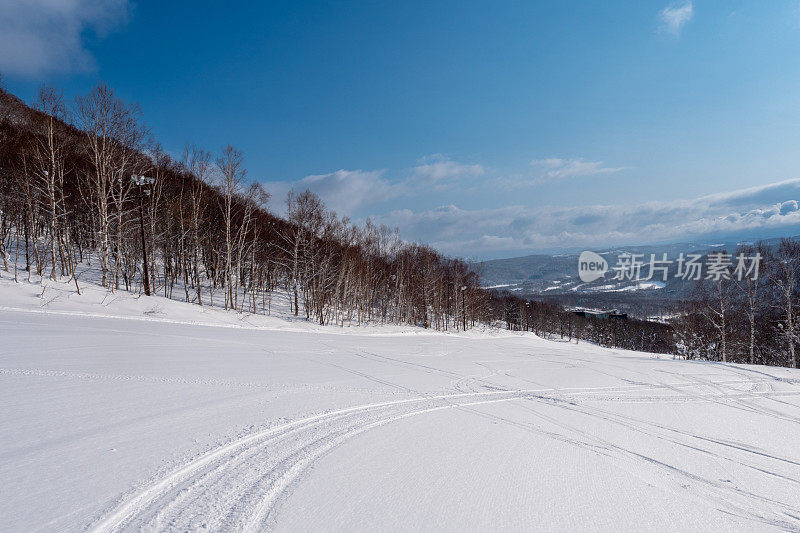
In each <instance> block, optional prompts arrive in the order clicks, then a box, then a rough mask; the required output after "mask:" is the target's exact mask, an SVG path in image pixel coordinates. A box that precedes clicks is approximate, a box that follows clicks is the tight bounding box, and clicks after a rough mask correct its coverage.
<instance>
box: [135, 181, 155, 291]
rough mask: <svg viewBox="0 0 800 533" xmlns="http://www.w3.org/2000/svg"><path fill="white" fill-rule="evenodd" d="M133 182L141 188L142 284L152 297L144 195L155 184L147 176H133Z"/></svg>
mask: <svg viewBox="0 0 800 533" xmlns="http://www.w3.org/2000/svg"><path fill="white" fill-rule="evenodd" d="M131 179H132V180H133V182H134V183H135V184H136V185H137V186H138V187H139V229H140V230H141V236H142V255H143V258H142V282H143V284H144V294H145V296H150V266H149V265H150V263H149V261H148V260H147V241H146V239H145V233H144V195H145V193H149V192H150V191H145V190H144V188H143V187H144V186H145V185H150V184H152V183H153V181H154V180H153V178H147V177H145V176H137V175H136V174H134V175H132V176H131Z"/></svg>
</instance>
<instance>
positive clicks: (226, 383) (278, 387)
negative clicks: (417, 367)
mask: <svg viewBox="0 0 800 533" xmlns="http://www.w3.org/2000/svg"><path fill="white" fill-rule="evenodd" d="M0 375H7V376H37V377H53V378H70V379H79V380H83V381H136V382H142V383H165V384H166V383H170V384H172V383H175V384H179V385H203V386H208V385H210V386H219V387H225V388H241V389H264V390H265V391H276V392H278V391H279V392H287V391H308V390H312V391H329V392H342V390H346V391H347V392H359V393H380V394H386V395H399V394H406V393H403V392H399V391H393V390H379V389H369V388H358V387H347V388H346V389H343V388H342V387H337V386H335V385H314V384H310V383H297V384H292V383H283V384H281V383H259V382H254V381H236V380H221V379H214V378H178V377H169V378H168V377H156V376H139V375H133V374H95V373H90V372H72V371H69V370H43V369H37V368H0Z"/></svg>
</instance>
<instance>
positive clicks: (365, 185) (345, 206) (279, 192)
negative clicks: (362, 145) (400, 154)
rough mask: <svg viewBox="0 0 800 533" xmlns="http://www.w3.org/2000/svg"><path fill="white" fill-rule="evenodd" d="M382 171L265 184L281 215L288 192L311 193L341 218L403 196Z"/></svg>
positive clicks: (362, 171)
mask: <svg viewBox="0 0 800 533" xmlns="http://www.w3.org/2000/svg"><path fill="white" fill-rule="evenodd" d="M385 173H386V171H385V170H371V171H364V170H344V169H342V170H337V171H336V172H331V173H329V174H312V175H310V176H306V177H305V178H302V179H299V180H297V181H291V182H290V181H277V182H267V183H264V187H265V188H266V189H267V191H269V193H270V194H271V195H272V198H273V199H274V200H273V201H272V205H273V207H274V209H275V210H276V211H278V212H282V209H283V207H284V206H283V201H284V199H285V198H286V193H288V192H289V191H290V190H292V189H293V190H295V191H304V190H306V189H308V190H310V191H311V192H314V193H316V194H318V195H319V197H320V198H322V200H323V201H324V202H325V205H326V206H327V207H328V208H330V209H333V210H334V211H336V212H337V213H340V214H344V215H348V216H349V215H352V214H354V213H355V212H357V211H358V210H359V209H361V208H362V207H365V206H369V205H375V204H379V203H382V202H386V201H388V200H391V199H392V198H396V197H398V196H401V195H403V194H404V193H405V189H404V188H403V186H402V184H394V183H391V182H390V181H388V180H387V179H386V177H385Z"/></svg>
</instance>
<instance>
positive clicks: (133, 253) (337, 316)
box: [0, 84, 800, 366]
mask: <svg viewBox="0 0 800 533" xmlns="http://www.w3.org/2000/svg"><path fill="white" fill-rule="evenodd" d="M275 202H281V203H283V202H285V213H286V216H285V217H280V216H276V215H275V214H273V212H271V211H270V208H271V206H272V207H273V208H274V203H275ZM762 252H763V253H764V257H765V261H764V267H763V269H764V273H765V274H764V276H763V278H762V281H760V282H755V283H754V284H751V285H748V286H742V285H741V284H740V283H735V282H734V281H732V280H731V279H724V280H722V281H721V282H719V283H716V284H710V285H709V284H707V283H700V286H699V288H698V291H697V294H696V295H697V297H696V298H693V299H692V300H691V301H690V302H687V303H686V306H685V308H684V309H685V312H682V313H681V314H680V315H679V316H678V317H675V318H674V319H673V320H672V321H671V322H670V323H661V322H653V321H646V320H635V319H628V320H624V321H620V320H599V319H596V318H591V317H586V316H579V315H577V314H576V313H574V312H572V311H571V310H569V309H566V308H564V307H562V306H560V305H557V304H553V303H547V302H542V301H532V300H529V299H525V298H521V297H519V296H516V295H513V294H510V293H507V292H506V293H503V292H499V291H496V290H488V289H484V288H482V287H481V286H480V276H479V273H478V272H476V271H475V268H474V266H473V265H472V264H471V263H469V262H467V261H465V260H463V259H459V258H451V257H447V256H444V255H443V254H441V253H439V252H437V251H436V250H434V249H433V248H431V247H430V246H426V245H423V244H417V243H409V242H406V241H404V240H402V239H401V238H400V237H399V235H398V232H397V231H396V230H393V229H390V228H387V227H383V226H381V227H378V226H375V225H374V224H372V223H371V222H370V221H369V220H367V221H366V222H365V223H364V224H362V225H357V224H354V223H353V222H352V221H351V220H350V219H348V218H346V217H342V216H339V215H337V214H336V213H335V212H333V211H331V210H330V209H327V208H326V207H325V205H324V203H323V201H322V200H321V199H320V198H319V197H318V196H317V195H315V194H314V193H312V192H309V191H297V192H296V191H292V192H290V193H289V195H288V196H287V198H286V199H275V198H270V197H269V195H268V194H267V193H266V192H265V190H264V189H263V187H262V186H261V185H260V184H258V183H257V182H252V181H250V180H248V178H247V171H246V169H245V167H244V156H243V154H242V153H241V152H240V151H239V150H237V149H236V148H235V147H233V146H225V147H223V148H222V149H221V150H219V151H217V152H214V153H212V152H210V151H207V150H206V149H204V148H201V147H197V146H187V147H186V148H185V150H184V151H183V154H182V155H181V157H180V158H179V159H177V160H176V158H174V157H172V156H170V155H169V154H168V153H167V152H166V151H165V150H164V149H163V148H162V147H161V146H160V145H159V144H158V143H157V142H156V141H155V140H154V139H153V138H152V136H151V135H150V134H149V132H148V130H147V128H146V127H145V125H144V122H143V117H142V113H141V110H140V108H139V107H138V106H137V105H136V104H131V103H128V102H125V101H123V100H122V99H120V98H119V97H118V96H117V95H116V94H115V93H114V90H113V89H112V88H110V87H109V86H107V85H104V84H99V85H97V86H96V87H95V88H94V89H92V90H91V91H90V92H89V93H88V94H86V95H82V96H79V97H77V98H76V99H75V100H74V101H72V102H66V101H65V100H64V98H63V96H62V95H61V94H60V93H59V92H58V91H57V90H56V89H54V88H51V87H42V88H41V89H40V91H39V94H38V98H37V99H36V101H35V102H32V104H31V105H30V106H29V105H27V104H26V103H25V102H23V101H22V100H20V99H19V98H17V97H15V96H14V95H12V94H10V93H8V92H7V91H5V90H2V89H0V257H2V263H0V270H2V272H4V273H5V274H3V275H5V276H10V277H13V278H14V279H15V280H19V279H20V278H21V277H27V278H30V276H31V275H32V274H33V275H35V276H39V277H40V278H41V279H45V278H49V279H53V280H56V279H60V280H69V281H70V283H73V284H74V287H75V290H76V291H78V292H80V286H81V279H80V274H79V273H78V269H77V266H78V265H79V264H81V263H83V262H86V261H96V262H97V265H98V268H99V271H100V274H101V276H100V278H101V279H100V282H101V283H102V285H103V286H104V287H105V288H106V289H107V290H108V291H121V290H124V291H131V292H139V293H142V294H145V295H150V294H158V295H162V296H165V297H167V298H174V299H182V300H185V301H187V302H191V303H194V304H197V305H209V306H219V307H224V308H225V309H231V310H235V311H238V312H241V313H269V312H270V299H271V295H272V294H273V293H274V292H275V291H283V292H284V293H285V294H286V295H287V296H288V298H289V300H290V302H291V312H292V313H294V314H295V315H297V316H305V317H306V318H307V319H309V320H313V321H316V322H318V323H319V324H333V325H340V326H344V325H349V324H367V323H392V324H411V325H419V326H422V327H425V328H434V329H438V330H465V329H469V328H472V327H475V326H477V325H487V324H488V325H494V324H502V325H504V326H505V327H506V328H508V329H512V330H526V331H534V332H536V333H537V334H540V335H542V336H557V337H558V338H561V339H566V340H586V341H590V342H595V343H598V344H601V345H605V346H615V347H621V348H628V349H636V350H642V351H650V352H658V353H672V354H676V355H680V356H682V357H686V358H703V359H712V360H721V361H735V362H750V363H767V364H777V365H791V366H796V357H795V355H794V346H795V343H796V340H797V339H796V336H797V334H796V326H795V323H796V312H797V311H796V309H797V307H798V306H797V305H796V299H797V278H798V276H799V275H800V273H798V266H800V251H798V249H797V244H796V243H794V241H790V240H787V241H785V242H784V243H782V244H781V245H780V246H779V247H778V248H777V249H776V250H774V251H773V250H767V249H764V250H762ZM2 272H0V274H2Z"/></svg>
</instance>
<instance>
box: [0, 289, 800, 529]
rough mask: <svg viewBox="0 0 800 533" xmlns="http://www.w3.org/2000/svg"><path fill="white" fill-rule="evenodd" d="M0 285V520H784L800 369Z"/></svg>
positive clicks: (792, 518)
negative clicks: (322, 323) (328, 323)
mask: <svg viewBox="0 0 800 533" xmlns="http://www.w3.org/2000/svg"><path fill="white" fill-rule="evenodd" d="M86 288H87V291H86V294H85V295H84V296H82V297H78V296H76V295H75V294H74V291H73V292H72V293H70V289H69V286H59V285H57V284H53V285H51V286H50V287H49V288H48V289H47V290H45V294H44V296H42V295H41V292H42V288H41V286H39V285H38V284H27V283H20V284H14V283H13V282H10V281H9V280H7V279H4V280H0V339H2V342H0V405H2V406H3V407H2V409H0V480H2V484H0V487H2V489H0V490H2V497H0V530H2V531H81V530H87V529H88V530H99V531H108V530H117V529H125V530H140V529H145V530H176V531H184V530H199V529H208V530H211V531H220V530H249V531H261V530H264V529H274V530H287V531H296V530H307V531H318V530H339V531H353V530H360V531H375V530H384V531H385V530H389V531H407V530H418V529H425V530H452V531H456V530H465V529H466V530H496V529H505V530H520V531H522V530H526V531H530V530H556V531H574V530H576V529H581V530H586V529H590V530H614V531H619V530H631V531H634V530H635V531H641V530H672V531H686V530H715V531H718V530H736V531H763V530H769V529H771V530H776V531H777V530H798V529H800V509H798V507H800V504H798V502H799V501H800V498H798V495H800V446H798V443H799V442H800V372H798V371H794V370H789V369H782V368H768V367H757V366H752V367H750V366H740V365H730V364H717V363H707V362H686V361H679V360H673V359H672V358H671V357H668V356H661V357H659V356H654V355H652V354H644V353H635V352H624V351H616V350H608V349H602V348H598V347H594V346H590V345H585V344H580V345H575V344H568V343H564V342H556V341H548V340H543V339H539V338H536V337H535V336H532V335H529V334H528V335H519V334H510V333H504V332H498V331H494V332H492V331H483V332H471V333H469V334H466V335H460V334H437V333H432V332H424V331H422V330H419V329H415V328H408V327H404V328H400V327H392V328H386V327H367V328H336V327H330V328H328V327H325V328H322V327H319V326H312V325H309V324H306V323H304V322H302V321H297V320H291V319H290V318H287V317H283V318H281V317H267V318H264V317H239V316H238V315H236V314H232V313H225V312H222V311H216V310H205V311H201V310H200V309H199V308H198V307H196V306H191V305H188V304H184V303H179V302H174V301H167V300H165V299H163V298H159V297H151V298H144V297H142V298H136V297H132V296H130V295H127V294H124V293H119V294H117V295H113V296H106V295H105V294H104V293H103V292H102V291H101V290H99V289H98V288H96V287H95V288H92V287H90V286H87V287H86Z"/></svg>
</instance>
